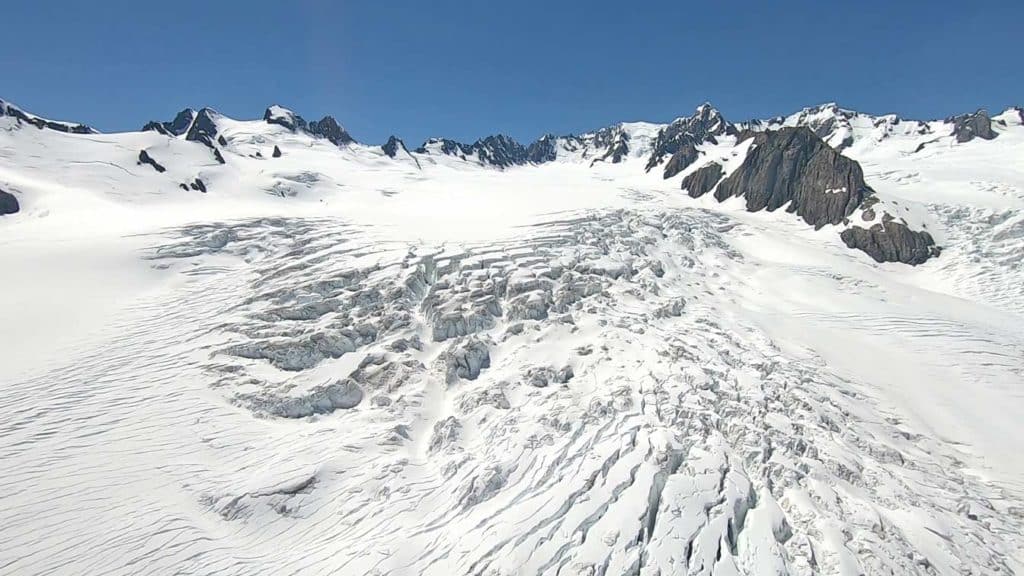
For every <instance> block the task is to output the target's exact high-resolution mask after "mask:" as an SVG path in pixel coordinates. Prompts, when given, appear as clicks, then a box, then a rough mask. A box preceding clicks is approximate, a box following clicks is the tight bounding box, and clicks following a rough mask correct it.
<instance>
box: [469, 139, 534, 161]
mask: <svg viewBox="0 0 1024 576" xmlns="http://www.w3.org/2000/svg"><path fill="white" fill-rule="evenodd" d="M472 148H473V150H474V151H475V152H476V153H477V154H478V155H479V156H480V160H481V161H482V162H483V163H484V164H490V165H491V166H497V167H498V168H508V167H511V166H521V165H523V164H526V162H527V159H526V147H525V146H523V145H522V144H520V143H519V142H516V141H515V140H513V139H512V138H509V137H508V136H505V135H504V134H498V135H496V136H488V137H486V138H484V139H482V140H477V141H476V142H474V143H473V146H472Z"/></svg>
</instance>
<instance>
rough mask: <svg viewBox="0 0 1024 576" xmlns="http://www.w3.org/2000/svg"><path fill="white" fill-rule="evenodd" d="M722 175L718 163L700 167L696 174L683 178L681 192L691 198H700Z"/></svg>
mask: <svg viewBox="0 0 1024 576" xmlns="http://www.w3.org/2000/svg"><path fill="white" fill-rule="evenodd" d="M722 174H723V172H722V166H721V165H720V164H719V163H718V162H711V163H710V164H707V165H706V166H701V167H700V168H698V169H697V171H696V172H694V173H693V174H690V175H689V176H687V177H686V178H683V190H686V191H687V193H689V195H690V197H691V198H700V197H701V196H703V195H705V194H707V193H708V192H710V191H711V189H712V188H714V187H715V184H718V181H719V180H721V179H722Z"/></svg>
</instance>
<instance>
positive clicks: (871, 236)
mask: <svg viewBox="0 0 1024 576" xmlns="http://www.w3.org/2000/svg"><path fill="white" fill-rule="evenodd" d="M886 216H887V217H884V218H883V219H882V222H880V223H878V224H875V225H874V226H871V227H870V228H861V227H860V226H853V227H851V228H847V229H846V230H843V232H842V233H841V234H840V238H842V240H843V242H844V243H845V244H846V245H847V246H848V247H849V248H854V249H856V250H860V251H862V252H865V253H867V255H868V256H871V257H872V258H874V259H875V261H877V262H902V263H904V264H911V265H914V266H916V265H918V264H922V263H924V262H925V261H927V260H928V259H929V258H931V257H933V256H938V255H939V252H940V249H939V247H937V246H936V245H935V241H934V240H933V239H932V236H931V234H929V233H928V232H925V231H923V230H921V231H917V230H911V229H910V228H909V227H907V225H906V224H903V223H902V222H897V221H896V220H893V219H891V217H888V215H886Z"/></svg>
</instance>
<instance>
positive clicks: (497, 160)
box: [416, 134, 529, 168]
mask: <svg viewBox="0 0 1024 576" xmlns="http://www.w3.org/2000/svg"><path fill="white" fill-rule="evenodd" d="M437 144H440V151H441V153H442V154H445V155H447V156H455V157H456V158H461V159H463V160H466V159H467V158H468V157H470V156H473V155H476V156H477V157H478V158H479V159H480V162H481V163H482V164H484V165H486V166H495V167H497V168H509V167H511V166H522V165H524V164H527V163H528V162H529V155H528V152H527V148H526V147H525V146H523V145H522V144H520V143H519V142H516V141H515V140H513V139H512V138H510V137H508V136H505V135H504V134H498V135H493V136H488V137H486V138H481V139H480V140H477V141H476V142H474V143H472V144H463V143H461V142H456V141H455V140H448V139H447V138H431V139H430V140H427V141H426V142H424V143H423V146H420V147H419V148H417V149H416V152H417V153H420V154H427V153H428V148H427V147H428V146H431V145H437Z"/></svg>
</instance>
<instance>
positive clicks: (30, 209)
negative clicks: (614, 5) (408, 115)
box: [0, 101, 1024, 576]
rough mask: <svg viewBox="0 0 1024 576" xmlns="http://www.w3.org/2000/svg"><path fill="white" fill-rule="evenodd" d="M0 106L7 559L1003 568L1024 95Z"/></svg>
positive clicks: (320, 565) (1011, 512)
mask: <svg viewBox="0 0 1024 576" xmlns="http://www.w3.org/2000/svg"><path fill="white" fill-rule="evenodd" d="M357 138H358V134H356V135H350V134H349V133H348V132H347V131H346V130H345V128H344V127H343V126H342V125H341V124H340V123H339V122H338V121H336V120H335V119H334V118H332V117H330V116H327V117H325V118H323V119H321V120H318V121H308V120H306V119H304V118H302V116H300V115H299V114H297V113H295V112H294V111H291V110H288V109H287V108H284V107H281V106H277V105H275V106H271V107H269V108H268V109H267V110H266V111H265V113H264V114H263V116H262V117H261V118H259V119H255V120H236V119H232V118H229V117H227V116H224V115H222V114H220V113H218V112H216V111H214V110H211V109H209V108H201V109H199V110H198V111H197V110H195V109H191V108H189V109H185V110H183V111H182V112H180V113H179V114H177V115H176V116H175V117H174V118H173V119H171V120H168V121H162V120H156V121H152V122H149V123H148V124H146V125H145V126H144V128H143V129H142V130H141V131H138V132H127V133H115V134H102V133H99V132H97V131H96V130H94V129H92V128H90V127H88V126H85V125H82V124H76V123H69V122H57V121H52V120H47V119H45V118H40V117H38V116H35V115H33V114H31V113H29V112H26V111H24V110H22V109H21V108H19V107H17V106H15V105H12V104H9V103H6V102H3V101H0V214H2V215H0V270H2V271H3V282H2V284H0V286H2V288H0V302H3V306H0V323H2V325H3V326H4V329H3V330H2V331H0V350H2V351H3V362H0V390H2V392H3V393H2V394H0V398H2V400H0V407H2V408H3V410H2V414H3V415H2V416H0V454H2V455H3V461H4V463H5V466H4V468H5V473H4V474H3V475H0V491H2V493H3V494H4V495H5V496H4V503H3V504H2V505H0V539H2V541H3V542H4V545H3V546H2V547H0V549H2V550H3V551H2V552H0V573H3V574H19V575H20V574H93V573H101V574H167V573H176V574H282V573H330V574H379V575H383V574H392V575H404V574H439V575H450V574H487V575H513V574H551V575H553V574H563V575H565V574H572V575H613V574H614V575H618V574H639V575H644V576H655V575H659V576H667V575H669V574H715V575H723V574H758V575H760V574H780V575H781V574H844V575H845V574H851V575H855V574H999V575H1004V576H1005V575H1008V574H1022V573H1024V556H1022V553H1021V550H1022V549H1024V536H1022V534H1024V458H1021V456H1020V454H1021V450H1020V442H1019V440H1018V437H1019V435H1020V432H1021V422H1024V389H1022V383H1024V331H1022V329H1021V325H1022V320H1024V165H1022V164H1021V162H1020V160H1021V159H1022V158H1024V114H1022V111H1021V110H1020V109H1017V108H1012V109H1009V110H1006V111H1004V112H1002V113H1001V114H998V115H995V116H989V114H988V113H986V112H985V111H977V112H975V113H970V114H964V115H960V116H954V117H950V118H947V119H944V120H934V121H923V120H907V119H901V118H899V117H897V116H895V115H885V116H873V115H868V114H862V113H858V112H854V111H851V110H846V109H843V108H840V107H839V106H837V105H835V104H826V105H823V106H817V107H814V108H806V109H803V110H801V111H799V112H797V113H795V114H791V115H789V116H780V117H777V118H772V119H767V120H755V121H745V122H733V121H730V120H728V119H726V117H725V116H724V115H723V114H722V113H721V112H719V111H718V110H716V109H715V108H714V107H712V106H711V105H710V104H704V105H701V106H700V107H698V108H697V110H696V111H695V112H694V113H693V114H692V115H690V116H684V117H681V118H678V119H676V120H674V121H672V122H669V123H664V124H657V123H646V122H627V123H621V124H616V125H613V126H609V127H606V128H602V129H599V130H595V131H593V132H589V133H585V134H580V135H561V136H559V135H546V136H543V137H541V138H539V139H538V140H536V141H534V142H531V143H520V142H517V141H515V140H514V139H512V138H510V137H508V136H505V135H493V136H488V137H484V138H481V139H479V140H477V141H475V142H473V143H469V144H467V143H462V142H457V141H454V140H450V139H444V138H436V139H431V140H428V141H427V142H425V143H424V144H423V145H421V146H420V147H418V148H415V149H410V148H409V147H407V146H406V144H405V143H404V142H403V141H402V140H400V139H399V138H398V137H397V136H394V137H391V138H390V139H389V140H388V141H387V142H386V143H385V144H383V145H373V144H366V143H362V142H359V141H358V140H357Z"/></svg>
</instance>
